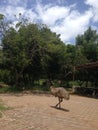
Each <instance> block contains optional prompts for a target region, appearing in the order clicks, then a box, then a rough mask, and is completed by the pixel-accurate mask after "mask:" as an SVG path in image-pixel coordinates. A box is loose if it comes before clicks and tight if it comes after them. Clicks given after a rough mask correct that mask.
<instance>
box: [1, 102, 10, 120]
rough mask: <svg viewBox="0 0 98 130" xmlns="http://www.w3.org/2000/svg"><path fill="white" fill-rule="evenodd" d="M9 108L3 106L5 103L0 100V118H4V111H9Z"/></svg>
mask: <svg viewBox="0 0 98 130" xmlns="http://www.w3.org/2000/svg"><path fill="white" fill-rule="evenodd" d="M8 109H9V108H8V107H7V106H6V105H4V104H3V102H2V101H1V100H0V118H1V117H2V111H5V110H8Z"/></svg>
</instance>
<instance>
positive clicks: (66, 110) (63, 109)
mask: <svg viewBox="0 0 98 130" xmlns="http://www.w3.org/2000/svg"><path fill="white" fill-rule="evenodd" d="M50 107H51V108H54V109H57V110H61V111H65V112H69V110H68V109H65V108H58V107H56V106H50Z"/></svg>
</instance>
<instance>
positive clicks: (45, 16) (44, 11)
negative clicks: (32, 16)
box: [36, 4, 69, 26]
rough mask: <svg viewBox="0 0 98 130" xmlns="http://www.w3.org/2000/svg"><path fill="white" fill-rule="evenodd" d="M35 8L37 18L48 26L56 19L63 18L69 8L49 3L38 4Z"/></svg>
mask: <svg viewBox="0 0 98 130" xmlns="http://www.w3.org/2000/svg"><path fill="white" fill-rule="evenodd" d="M36 10H37V12H38V17H39V19H41V20H42V22H43V23H44V24H47V25H49V26H53V25H54V24H55V23H56V21H57V20H61V19H63V18H65V17H66V16H67V15H68V13H69V8H67V7H66V8H65V7H60V6H51V5H48V6H44V7H43V6H42V5H40V4H38V5H37V8H36Z"/></svg>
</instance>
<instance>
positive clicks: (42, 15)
mask: <svg viewBox="0 0 98 130" xmlns="http://www.w3.org/2000/svg"><path fill="white" fill-rule="evenodd" d="M0 13H1V14H4V15H5V16H6V17H7V18H8V19H13V18H14V15H16V16H17V17H18V16H19V15H18V14H19V13H21V14H22V15H24V16H25V17H29V18H30V21H32V22H38V21H39V22H41V23H43V24H46V25H47V26H48V27H49V28H50V29H51V30H52V31H53V32H56V33H57V34H60V38H61V40H62V41H64V42H65V43H73V42H74V41H75V37H76V36H77V35H78V34H83V32H84V31H85V30H86V29H87V28H88V27H89V26H92V28H94V29H96V30H97V31H98V0H0ZM13 22H14V24H15V23H17V20H16V19H14V21H13Z"/></svg>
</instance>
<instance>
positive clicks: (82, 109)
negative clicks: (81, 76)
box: [0, 94, 98, 130]
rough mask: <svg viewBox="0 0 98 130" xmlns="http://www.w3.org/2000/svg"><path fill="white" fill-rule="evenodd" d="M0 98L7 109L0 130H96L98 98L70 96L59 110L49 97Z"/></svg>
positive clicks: (97, 129) (12, 95)
mask: <svg viewBox="0 0 98 130" xmlns="http://www.w3.org/2000/svg"><path fill="white" fill-rule="evenodd" d="M0 99H1V100H2V101H3V102H4V104H5V105H7V106H8V107H10V109H9V110H6V111H4V112H3V117H2V118H0V130H98V99H93V98H87V97H81V96H75V95H71V98H70V100H69V101H66V100H64V101H63V103H62V109H56V108H55V107H54V106H55V104H56V103H57V102H58V99H57V98H55V97H53V96H52V95H49V94H47V95H44V94H43V95H42V94H39V95H35V94H0Z"/></svg>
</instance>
